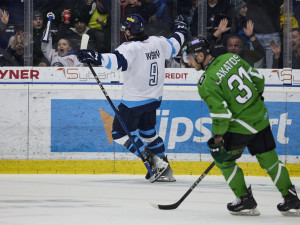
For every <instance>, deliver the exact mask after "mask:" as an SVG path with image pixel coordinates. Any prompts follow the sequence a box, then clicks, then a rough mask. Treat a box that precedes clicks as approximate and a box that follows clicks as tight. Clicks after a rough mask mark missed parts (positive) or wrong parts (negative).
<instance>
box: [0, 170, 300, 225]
mask: <svg viewBox="0 0 300 225" xmlns="http://www.w3.org/2000/svg"><path fill="white" fill-rule="evenodd" d="M176 178H177V182H175V183H153V184H150V183H148V182H147V181H146V180H145V179H144V176H139V175H41V174H39V175H3V174H2V175H0V225H96V224H97V225H110V224H111V225H148V224H149V225H159V224H162V225H196V224H203V225H208V224H215V225H227V224H228V225H235V224H236V225H248V224H249V225H250V224H251V225H259V224H264V225H271V224H272V225H276V224H280V225H282V224H284V225H285V224H300V217H284V216H282V215H281V214H280V213H279V211H277V208H276V205H277V204H278V203H279V202H281V201H282V198H281V196H280V193H279V192H278V191H277V189H276V188H275V186H274V185H273V183H272V181H271V180H270V178H269V177H246V181H247V184H248V185H249V184H251V185H252V191H253V194H254V197H255V199H256V201H257V203H258V209H259V211H260V213H261V215H260V216H252V217H250V216H233V215H230V214H229V213H228V211H227V209H226V205H227V203H228V202H232V201H233V200H234V199H235V197H234V195H233V193H232V192H231V190H230V189H229V188H228V186H227V184H226V182H225V181H224V178H223V177H221V176H206V177H205V178H204V179H203V180H202V181H201V182H200V183H199V185H198V186H197V187H196V188H195V189H194V190H193V191H192V192H191V194H190V195H189V196H188V197H187V198H186V199H185V200H184V201H183V203H182V204H181V205H180V206H179V207H178V208H177V209H175V210H167V211H164V210H159V209H157V208H154V207H153V206H152V205H151V203H154V204H162V205H164V204H172V203H175V202H176V201H178V200H179V199H180V198H181V197H182V196H183V194H184V193H185V192H186V191H187V190H188V189H189V188H190V186H191V185H192V184H193V183H194V182H195V180H196V179H197V178H198V176H176ZM292 182H293V183H294V184H295V185H296V188H297V190H298V193H300V178H292Z"/></svg>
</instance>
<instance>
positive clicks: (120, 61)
mask: <svg viewBox="0 0 300 225" xmlns="http://www.w3.org/2000/svg"><path fill="white" fill-rule="evenodd" d="M113 53H114V54H115V55H116V57H117V61H118V69H120V68H121V67H122V71H125V70H127V67H128V63H127V60H126V59H125V57H124V56H123V55H122V54H121V53H120V52H118V51H114V52H113Z"/></svg>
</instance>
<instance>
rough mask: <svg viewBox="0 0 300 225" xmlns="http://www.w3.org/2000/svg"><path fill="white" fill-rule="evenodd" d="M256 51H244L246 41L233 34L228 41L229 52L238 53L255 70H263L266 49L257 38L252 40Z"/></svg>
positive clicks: (253, 37)
mask: <svg viewBox="0 0 300 225" xmlns="http://www.w3.org/2000/svg"><path fill="white" fill-rule="evenodd" d="M250 40H251V43H252V45H253V47H254V50H249V49H244V47H243V46H244V40H243V39H242V38H241V36H239V35H236V34H233V35H231V36H230V37H229V38H228V39H227V52H231V53H236V54H238V55H239V56H241V58H242V59H244V60H245V61H246V62H248V63H249V65H251V66H252V67H254V68H262V67H263V65H264V64H263V60H264V58H265V49H264V48H263V46H262V45H261V44H260V42H259V41H258V40H257V39H256V37H255V36H252V37H251V38H250Z"/></svg>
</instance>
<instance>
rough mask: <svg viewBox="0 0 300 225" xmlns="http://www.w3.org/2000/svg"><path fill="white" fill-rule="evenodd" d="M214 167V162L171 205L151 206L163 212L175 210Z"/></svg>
mask: <svg viewBox="0 0 300 225" xmlns="http://www.w3.org/2000/svg"><path fill="white" fill-rule="evenodd" d="M214 165H215V162H212V163H211V164H210V165H209V167H208V168H207V169H206V170H205V171H204V173H203V174H202V175H201V176H200V177H199V178H198V179H197V180H196V181H195V182H194V184H193V185H192V186H191V187H190V188H189V190H188V191H187V192H186V193H185V194H184V195H183V196H182V197H181V198H180V199H179V200H178V201H177V202H175V203H173V204H171V205H153V206H154V207H156V208H158V209H163V210H171V209H176V208H177V207H178V206H179V205H180V204H181V203H182V202H183V200H184V199H185V198H186V197H187V196H188V195H189V194H190V193H191V192H192V191H193V190H194V188H195V187H196V186H197V185H198V184H199V183H200V181H201V180H202V179H203V178H204V177H205V176H206V174H208V172H209V171H210V170H211V169H212V168H213V167H214Z"/></svg>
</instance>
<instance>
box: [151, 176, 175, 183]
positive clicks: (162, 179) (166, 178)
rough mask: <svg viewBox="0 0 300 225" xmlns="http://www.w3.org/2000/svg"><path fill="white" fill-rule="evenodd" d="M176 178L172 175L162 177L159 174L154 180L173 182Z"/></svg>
mask: <svg viewBox="0 0 300 225" xmlns="http://www.w3.org/2000/svg"><path fill="white" fill-rule="evenodd" d="M175 181H176V179H175V178H174V177H172V178H168V177H164V176H160V177H159V178H158V179H157V180H156V182H175Z"/></svg>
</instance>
